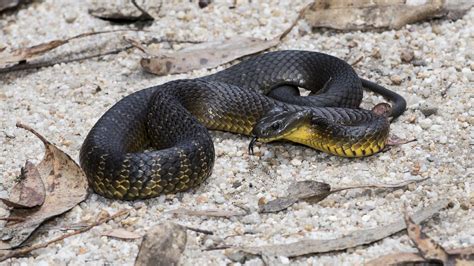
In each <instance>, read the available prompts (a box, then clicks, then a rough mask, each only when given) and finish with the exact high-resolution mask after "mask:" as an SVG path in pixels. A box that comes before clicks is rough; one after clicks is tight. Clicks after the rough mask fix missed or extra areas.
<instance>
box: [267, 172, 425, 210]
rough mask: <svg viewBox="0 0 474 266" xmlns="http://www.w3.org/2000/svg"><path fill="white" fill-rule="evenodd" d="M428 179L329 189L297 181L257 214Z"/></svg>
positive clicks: (306, 181) (328, 186)
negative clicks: (346, 192) (352, 191)
mask: <svg viewBox="0 0 474 266" xmlns="http://www.w3.org/2000/svg"><path fill="white" fill-rule="evenodd" d="M427 179H428V178H423V179H415V180H407V181H404V182H401V183H397V184H367V185H353V186H348V187H342V188H335V189H331V186H330V185H329V184H327V183H324V182H319V181H314V180H305V181H299V182H295V183H293V184H291V185H290V186H289V187H288V196H287V197H283V198H277V199H275V200H272V201H269V202H267V203H265V204H261V205H259V212H261V213H269V212H279V211H282V210H285V209H287V208H288V207H290V206H291V205H293V204H295V203H296V202H298V201H299V200H304V201H306V202H308V203H311V204H315V203H318V202H320V201H322V200H323V199H325V198H326V197H327V196H329V195H331V194H333V193H336V192H340V191H343V190H348V189H358V188H402V187H405V186H407V185H410V184H412V183H416V182H421V181H425V180H427Z"/></svg>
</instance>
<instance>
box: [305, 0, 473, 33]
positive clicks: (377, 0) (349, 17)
mask: <svg viewBox="0 0 474 266" xmlns="http://www.w3.org/2000/svg"><path fill="white" fill-rule="evenodd" d="M314 2H315V5H314V6H313V7H312V8H311V12H308V14H307V16H306V19H307V20H308V21H309V23H310V24H311V26H313V27H324V28H326V27H329V28H333V29H341V30H363V29H377V28H378V29H380V28H388V29H399V28H401V27H403V26H404V25H405V24H409V23H414V22H417V21H423V20H427V19H430V18H433V17H441V16H448V17H449V15H450V14H451V15H455V16H456V15H457V16H458V17H460V15H462V14H463V13H465V12H466V11H468V10H469V9H470V8H471V7H472V6H473V4H472V1H443V0H430V1H412V2H413V3H407V2H408V1H403V0H354V1H345V0H325V1H314ZM449 2H453V3H449Z"/></svg>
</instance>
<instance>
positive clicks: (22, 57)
mask: <svg viewBox="0 0 474 266" xmlns="http://www.w3.org/2000/svg"><path fill="white" fill-rule="evenodd" d="M117 31H124V30H108V31H97V32H86V33H82V34H79V35H76V36H73V37H70V38H67V39H64V40H53V41H50V42H46V43H41V44H38V45H34V46H31V47H27V48H19V49H16V50H12V51H9V52H8V51H0V69H2V68H6V67H8V66H11V65H14V64H19V63H25V61H27V60H31V59H34V58H36V57H38V56H40V55H43V54H45V53H46V52H49V51H51V50H54V49H55V48H57V47H59V46H61V45H64V44H66V43H69V42H70V41H71V40H74V39H79V38H83V37H88V36H92V35H98V34H103V33H111V32H117ZM125 31H126V30H125Z"/></svg>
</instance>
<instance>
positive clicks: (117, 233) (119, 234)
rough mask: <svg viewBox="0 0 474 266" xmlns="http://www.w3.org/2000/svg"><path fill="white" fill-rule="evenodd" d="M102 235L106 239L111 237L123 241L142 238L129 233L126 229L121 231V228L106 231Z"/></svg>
mask: <svg viewBox="0 0 474 266" xmlns="http://www.w3.org/2000/svg"><path fill="white" fill-rule="evenodd" d="M102 235H103V236H108V237H113V238H119V239H125V240H130V239H137V238H140V237H142V236H141V235H139V234H137V233H134V232H130V231H128V230H126V229H123V228H116V229H112V230H109V231H106V232H104V233H102Z"/></svg>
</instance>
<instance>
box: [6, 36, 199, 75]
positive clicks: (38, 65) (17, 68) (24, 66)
mask: <svg viewBox="0 0 474 266" xmlns="http://www.w3.org/2000/svg"><path fill="white" fill-rule="evenodd" d="M75 37H77V36H75ZM158 42H169V43H201V42H200V41H192V40H191V41H183V40H171V39H164V38H163V39H153V40H150V41H149V42H147V43H158ZM134 47H135V46H134V45H127V46H124V47H120V48H116V49H113V50H110V51H106V52H98V53H95V54H91V55H86V56H83V57H78V58H71V59H64V60H62V59H57V60H50V61H44V62H38V63H26V64H18V65H14V66H11V67H7V68H0V74H4V73H10V72H15V71H22V70H28V69H37V68H43V67H49V66H54V65H56V64H67V63H72V62H77V61H83V60H88V59H92V58H96V57H102V56H106V55H111V54H118V53H120V52H123V51H127V50H129V49H132V48H134Z"/></svg>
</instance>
